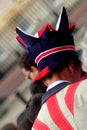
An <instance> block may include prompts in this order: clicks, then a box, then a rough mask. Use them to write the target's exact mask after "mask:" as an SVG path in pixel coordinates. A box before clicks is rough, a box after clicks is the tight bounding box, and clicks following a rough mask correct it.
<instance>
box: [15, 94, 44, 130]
mask: <svg viewBox="0 0 87 130" xmlns="http://www.w3.org/2000/svg"><path fill="white" fill-rule="evenodd" d="M42 95H43V93H37V94H35V95H34V96H32V97H31V98H30V100H29V101H28V103H27V106H26V109H25V110H24V111H23V112H22V113H21V114H20V115H19V116H18V118H17V126H18V128H19V130H21V129H22V130H31V128H32V125H33V123H34V120H35V119H36V117H37V115H38V112H39V110H40V108H41V98H42Z"/></svg>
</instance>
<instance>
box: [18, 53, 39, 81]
mask: <svg viewBox="0 0 87 130" xmlns="http://www.w3.org/2000/svg"><path fill="white" fill-rule="evenodd" d="M19 67H20V68H21V71H22V72H23V74H24V75H25V79H30V80H33V79H34V78H35V77H36V75H37V74H38V68H37V65H36V63H35V62H34V61H33V60H32V59H31V58H30V56H29V54H28V53H26V52H24V53H23V54H22V55H21V58H20V61H19Z"/></svg>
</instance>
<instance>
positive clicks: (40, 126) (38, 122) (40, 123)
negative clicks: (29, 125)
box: [33, 115, 50, 130]
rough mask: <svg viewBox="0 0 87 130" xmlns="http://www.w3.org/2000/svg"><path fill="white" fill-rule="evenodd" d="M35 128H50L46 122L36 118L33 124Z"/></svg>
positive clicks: (39, 129)
mask: <svg viewBox="0 0 87 130" xmlns="http://www.w3.org/2000/svg"><path fill="white" fill-rule="evenodd" d="M42 116H43V115H42ZM33 128H34V129H35V130H50V129H49V128H48V126H47V125H46V124H44V123H43V122H41V121H40V120H38V119H36V120H35V122H34V124H33Z"/></svg>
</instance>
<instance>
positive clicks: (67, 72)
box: [43, 61, 81, 86]
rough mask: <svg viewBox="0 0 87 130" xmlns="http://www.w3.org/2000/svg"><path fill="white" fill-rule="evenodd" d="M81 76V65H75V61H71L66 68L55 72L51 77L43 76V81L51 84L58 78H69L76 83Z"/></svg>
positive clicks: (68, 79)
mask: <svg viewBox="0 0 87 130" xmlns="http://www.w3.org/2000/svg"><path fill="white" fill-rule="evenodd" d="M80 77H81V67H80V66H78V67H75V66H74V65H73V62H72V61H71V62H70V64H69V66H68V67H66V68H64V69H63V70H62V72H60V73H58V72H54V73H53V74H52V77H51V78H43V83H44V84H45V85H46V86H49V85H50V84H52V83H53V82H55V81H58V80H67V81H70V82H72V83H74V82H77V81H79V80H80Z"/></svg>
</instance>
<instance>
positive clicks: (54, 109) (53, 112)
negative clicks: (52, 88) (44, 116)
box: [47, 95, 73, 130]
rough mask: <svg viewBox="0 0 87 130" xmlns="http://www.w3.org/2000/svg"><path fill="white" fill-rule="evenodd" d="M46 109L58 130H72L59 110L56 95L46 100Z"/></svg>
mask: <svg viewBox="0 0 87 130" xmlns="http://www.w3.org/2000/svg"><path fill="white" fill-rule="evenodd" d="M47 107H48V111H49V113H50V116H51V118H52V120H53V121H54V122H55V124H56V125H57V126H58V127H59V128H60V130H73V128H72V126H71V125H70V124H69V122H68V121H67V119H66V118H65V117H64V115H63V113H62V111H61V110H60V107H59V104H58V101H57V99H56V95H53V96H51V97H50V98H49V99H48V100H47Z"/></svg>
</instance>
